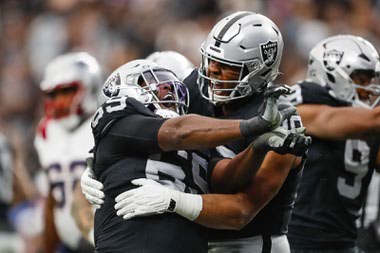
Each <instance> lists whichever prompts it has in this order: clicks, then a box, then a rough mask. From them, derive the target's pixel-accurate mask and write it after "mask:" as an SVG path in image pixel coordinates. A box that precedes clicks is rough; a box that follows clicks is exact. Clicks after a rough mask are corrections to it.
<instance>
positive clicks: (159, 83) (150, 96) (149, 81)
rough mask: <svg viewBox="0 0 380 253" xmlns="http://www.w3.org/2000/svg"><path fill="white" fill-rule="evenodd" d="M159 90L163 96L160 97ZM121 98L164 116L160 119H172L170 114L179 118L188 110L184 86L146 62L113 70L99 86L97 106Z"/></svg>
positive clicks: (172, 75) (158, 67)
mask: <svg viewBox="0 0 380 253" xmlns="http://www.w3.org/2000/svg"><path fill="white" fill-rule="evenodd" d="M162 89H166V90H167V92H165V93H164V94H160V91H161V90H162ZM124 96H127V97H132V98H135V99H136V100H138V101H140V102H141V103H143V104H144V105H145V106H147V107H148V108H149V109H151V110H152V111H153V112H154V113H156V114H159V115H160V116H163V115H161V113H164V114H165V115H164V116H163V117H172V116H168V115H167V114H169V112H168V111H170V110H172V111H175V112H176V113H177V114H179V115H183V114H185V113H186V111H187V108H188V106H189V94H188V90H187V88H186V86H185V85H184V84H183V83H182V82H180V81H179V80H178V78H177V77H176V76H175V74H174V73H173V72H172V71H171V70H168V69H166V68H164V67H162V66H160V65H158V64H156V63H154V62H152V61H149V60H134V61H130V62H128V63H126V64H124V65H122V66H121V67H119V68H118V69H116V70H115V71H114V72H113V73H112V74H111V75H110V76H109V77H108V78H107V80H106V82H105V83H104V85H103V88H102V91H101V92H100V95H99V98H98V106H101V105H102V104H103V103H104V102H106V101H107V100H108V99H110V98H112V97H124ZM163 109H164V110H166V109H169V110H166V112H163Z"/></svg>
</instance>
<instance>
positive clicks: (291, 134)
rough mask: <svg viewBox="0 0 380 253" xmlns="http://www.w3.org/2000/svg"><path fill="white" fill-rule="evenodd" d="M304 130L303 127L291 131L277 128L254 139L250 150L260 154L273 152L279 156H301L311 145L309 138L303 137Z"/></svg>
mask: <svg viewBox="0 0 380 253" xmlns="http://www.w3.org/2000/svg"><path fill="white" fill-rule="evenodd" d="M305 130H306V129H305V128H304V127H299V128H295V129H292V130H286V129H284V128H282V127H278V128H276V129H275V130H273V131H271V132H267V133H264V134H262V135H260V136H259V137H258V138H257V139H255V140H254V141H253V142H252V148H253V150H255V152H257V153H261V154H266V153H267V152H269V151H274V152H276V153H278V154H280V155H285V154H293V155H296V156H302V155H303V154H304V153H305V152H306V151H307V149H308V148H309V146H310V144H311V137H310V136H305V135H304V132H305Z"/></svg>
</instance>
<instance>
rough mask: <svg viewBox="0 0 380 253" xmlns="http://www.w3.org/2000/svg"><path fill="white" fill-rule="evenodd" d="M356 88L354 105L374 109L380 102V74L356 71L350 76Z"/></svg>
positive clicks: (371, 71)
mask: <svg viewBox="0 0 380 253" xmlns="http://www.w3.org/2000/svg"><path fill="white" fill-rule="evenodd" d="M350 81H352V84H353V86H354V88H355V91H356V92H355V95H354V98H353V103H352V104H353V105H354V106H357V107H363V108H374V107H375V106H378V105H379V102H380V85H379V72H377V71H373V70H355V71H354V72H353V73H352V74H351V75H350Z"/></svg>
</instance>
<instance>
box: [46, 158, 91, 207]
mask: <svg viewBox="0 0 380 253" xmlns="http://www.w3.org/2000/svg"><path fill="white" fill-rule="evenodd" d="M85 169H86V162H84V161H73V162H72V163H70V165H69V172H68V173H69V175H65V172H64V170H63V169H62V166H61V165H60V164H58V163H54V164H52V165H50V167H49V168H48V177H49V181H50V191H51V192H52V194H53V197H54V199H55V205H56V206H57V207H58V208H63V207H64V206H65V204H66V201H67V196H66V193H67V192H72V191H73V190H74V188H75V186H76V184H77V183H78V180H79V179H80V176H81V174H82V173H83V171H84V170H85ZM72 178H74V179H72ZM65 179H66V180H65ZM66 188H68V189H66Z"/></svg>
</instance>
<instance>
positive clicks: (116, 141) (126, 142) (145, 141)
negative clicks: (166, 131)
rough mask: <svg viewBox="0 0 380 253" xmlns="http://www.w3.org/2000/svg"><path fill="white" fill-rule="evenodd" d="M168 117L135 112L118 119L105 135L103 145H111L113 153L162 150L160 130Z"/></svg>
mask: <svg viewBox="0 0 380 253" xmlns="http://www.w3.org/2000/svg"><path fill="white" fill-rule="evenodd" d="M166 120H167V119H162V118H156V117H147V116H145V115H141V114H133V115H129V116H126V117H124V118H121V119H119V120H117V121H116V122H115V123H114V124H113V125H112V127H111V128H110V129H109V130H108V131H107V134H106V135H105V136H104V138H103V139H104V140H103V141H102V145H106V146H109V148H108V149H109V150H113V153H116V154H117V153H119V154H120V153H124V154H131V153H144V154H155V153H160V152H162V150H161V148H160V147H159V145H158V139H157V136H158V130H159V129H160V127H161V125H162V124H163V123H164V122H165V121H166Z"/></svg>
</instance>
